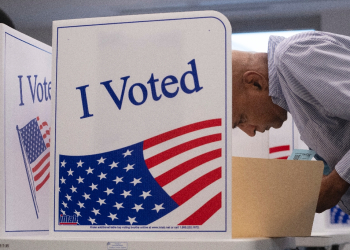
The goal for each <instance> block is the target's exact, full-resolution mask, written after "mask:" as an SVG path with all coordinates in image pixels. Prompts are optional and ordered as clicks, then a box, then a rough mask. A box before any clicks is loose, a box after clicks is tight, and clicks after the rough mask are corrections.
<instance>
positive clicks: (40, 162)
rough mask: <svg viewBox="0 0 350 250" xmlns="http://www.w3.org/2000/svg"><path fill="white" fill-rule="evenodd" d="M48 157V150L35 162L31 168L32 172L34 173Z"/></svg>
mask: <svg viewBox="0 0 350 250" xmlns="http://www.w3.org/2000/svg"><path fill="white" fill-rule="evenodd" d="M49 157H50V151H49V152H48V153H47V154H46V155H45V156H44V157H43V158H42V159H41V160H40V161H39V162H38V164H36V166H35V167H34V168H32V171H33V173H35V172H36V171H37V170H38V169H39V168H40V167H41V165H42V164H43V163H44V162H45V161H46V159H47V158H49Z"/></svg>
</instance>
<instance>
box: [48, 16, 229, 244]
mask: <svg viewBox="0 0 350 250" xmlns="http://www.w3.org/2000/svg"><path fill="white" fill-rule="evenodd" d="M53 30H54V37H53V51H54V56H53V64H54V67H53V70H54V73H53V76H54V79H53V80H52V82H53V84H52V86H51V90H52V98H53V103H54V108H53V117H52V118H53V128H52V135H53V136H52V137H54V138H52V149H53V151H52V154H51V161H52V164H53V176H54V181H53V183H52V185H53V190H54V197H53V202H52V207H53V208H54V213H53V217H52V218H51V222H52V223H51V226H52V228H51V229H52V230H53V232H54V233H55V232H57V233H58V232H59V235H65V236H77V235H93V236H96V235H97V236H101V237H104V236H106V235H109V234H113V233H115V232H118V235H123V236H125V237H131V238H143V237H144V238H145V237H152V235H153V236H154V237H163V238H164V237H182V238H187V237H191V238H193V237H197V238H204V237H208V235H211V236H212V237H220V238H230V237H231V236H230V231H231V228H230V227H231V217H230V216H231V212H230V211H231V200H230V197H231V196H230V193H231V192H230V188H231V183H230V179H229V178H228V176H230V171H231V170H230V169H231V168H230V166H231V142H230V140H231V134H230V133H231V51H230V46H231V41H230V36H231V27H230V24H229V22H228V21H227V19H226V18H225V17H224V16H223V15H221V14H220V13H217V12H212V11H208V12H185V13H168V14H155V15H140V16H121V17H107V18H92V19H78V20H64V21H56V22H54V29H53ZM72 232H73V234H72ZM95 232H99V234H95ZM65 233H66V234H65Z"/></svg>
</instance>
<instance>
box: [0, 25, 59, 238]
mask: <svg viewBox="0 0 350 250" xmlns="http://www.w3.org/2000/svg"><path fill="white" fill-rule="evenodd" d="M0 40H1V43H0V48H1V52H0V62H1V64H2V66H3V67H2V70H1V71H0V79H1V80H0V89H1V93H3V94H2V97H1V98H0V102H1V103H2V105H1V107H0V109H1V110H0V117H1V122H0V130H1V131H2V134H3V136H1V138H0V144H1V146H0V155H1V157H0V177H1V181H0V190H1V192H0V200H1V204H3V205H2V206H1V207H0V213H1V216H0V228H1V230H0V236H13V235H17V236H18V235H21V236H27V235H34V234H35V235H37V234H48V233H49V213H50V212H49V207H50V206H49V200H50V189H49V183H50V181H51V179H50V149H51V147H50V145H51V142H50V134H51V128H50V127H51V61H52V55H51V54H52V50H51V47H50V46H48V45H46V44H43V43H41V42H39V41H37V40H35V39H33V38H31V37H29V36H27V35H25V34H22V33H21V32H18V31H17V30H14V29H12V28H10V27H7V26H6V25H4V24H0Z"/></svg>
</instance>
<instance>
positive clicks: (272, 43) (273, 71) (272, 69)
mask: <svg viewBox="0 0 350 250" xmlns="http://www.w3.org/2000/svg"><path fill="white" fill-rule="evenodd" d="M284 39H285V38H284V37H282V36H270V38H269V43H268V52H267V56H268V69H269V95H270V96H271V98H272V101H273V103H275V104H277V105H278V106H280V107H282V108H283V109H285V110H289V109H288V105H287V103H286V100H285V97H284V95H283V92H282V88H281V83H280V81H279V78H278V74H277V67H276V64H275V50H276V47H277V46H278V44H279V43H280V42H282V41H283V40H284Z"/></svg>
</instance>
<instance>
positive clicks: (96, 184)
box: [59, 144, 171, 226]
mask: <svg viewBox="0 0 350 250" xmlns="http://www.w3.org/2000/svg"><path fill="white" fill-rule="evenodd" d="M135 145H137V146H135ZM135 145H134V146H131V147H129V148H125V149H120V150H117V151H110V152H107V153H104V154H96V155H88V156H60V157H61V158H60V159H59V162H60V165H61V166H62V165H64V166H65V167H62V168H60V170H59V171H60V172H59V178H60V185H59V187H60V188H61V193H63V194H60V195H59V202H60V205H59V209H62V211H64V212H65V214H66V215H69V216H72V215H74V214H75V215H77V216H78V217H79V220H78V222H79V225H80V226H82V225H86V226H88V225H105V224H108V225H133V224H138V225H145V220H146V221H149V222H147V223H146V224H148V223H150V222H151V221H154V220H157V219H158V218H161V217H162V216H164V214H166V213H167V212H166V213H162V211H171V210H170V209H168V210H166V206H164V204H167V203H164V200H163V199H162V197H163V196H164V195H159V192H160V191H157V188H158V189H159V188H160V187H159V184H157V182H156V181H155V180H154V179H153V178H152V176H151V174H150V171H149V170H148V169H147V166H145V163H144V159H143V156H142V144H135ZM140 153H141V155H140ZM61 169H62V170H61ZM67 170H68V171H67ZM95 170H96V171H95ZM150 180H151V182H150ZM150 183H151V184H150ZM66 184H67V185H66ZM62 202H63V203H62ZM97 203H98V205H97ZM159 204H161V205H159ZM68 207H69V208H68ZM152 210H153V211H152ZM62 211H61V213H60V214H62ZM117 211H119V212H118V213H117Z"/></svg>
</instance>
